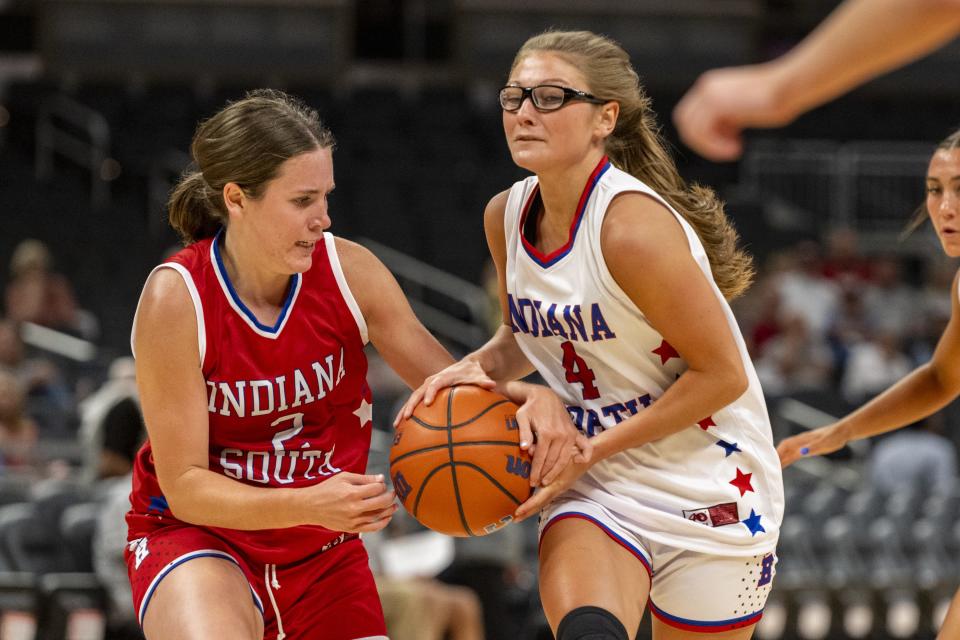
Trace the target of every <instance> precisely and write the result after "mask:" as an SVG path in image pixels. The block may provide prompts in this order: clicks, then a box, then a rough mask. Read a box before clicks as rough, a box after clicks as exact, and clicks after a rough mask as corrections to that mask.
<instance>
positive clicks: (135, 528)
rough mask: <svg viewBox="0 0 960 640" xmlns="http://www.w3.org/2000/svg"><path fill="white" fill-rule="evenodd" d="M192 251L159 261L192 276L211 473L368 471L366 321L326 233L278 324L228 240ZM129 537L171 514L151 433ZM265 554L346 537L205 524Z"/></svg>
mask: <svg viewBox="0 0 960 640" xmlns="http://www.w3.org/2000/svg"><path fill="white" fill-rule="evenodd" d="M221 236H222V232H221V233H220V234H218V236H217V238H209V239H206V240H203V241H200V242H197V243H195V244H192V245H190V246H189V247H187V248H186V249H183V250H182V251H180V252H179V253H177V254H176V255H174V256H173V257H171V258H170V260H169V261H167V262H166V263H164V264H162V265H160V266H158V267H157V269H163V268H172V269H175V270H176V271H177V272H178V273H179V274H180V275H181V276H182V277H183V279H184V282H185V283H186V285H187V288H188V289H189V291H190V295H191V297H192V298H193V304H194V308H195V310H196V315H197V328H198V341H199V345H200V361H201V368H202V372H203V378H204V380H205V381H206V384H207V416H208V422H209V429H210V457H209V467H210V470H211V471H214V472H216V473H221V474H223V475H225V476H227V477H230V478H232V479H234V480H237V481H238V482H243V483H245V484H249V485H252V486H257V487H304V486H308V485H313V484H317V483H320V482H323V481H324V480H326V479H328V478H330V477H331V476H333V475H334V474H336V473H339V472H341V471H347V472H353V473H364V472H365V470H366V466H367V453H368V451H369V448H370V432H371V429H372V428H373V427H372V424H371V394H370V389H369V387H368V386H367V382H366V374H367V360H366V357H365V355H364V353H363V347H364V345H365V344H366V342H367V327H366V323H365V322H364V319H363V316H362V315H361V313H360V309H359V307H358V306H357V303H356V300H354V298H353V295H352V294H351V293H350V289H349V288H348V287H347V283H346V279H345V278H344V275H343V271H342V269H341V268H340V262H339V259H338V257H337V252H336V249H335V247H334V238H333V236H332V235H331V234H329V233H325V234H324V238H323V242H318V243H317V246H316V248H315V250H314V253H313V264H312V266H311V267H310V269H309V270H308V271H306V272H305V273H303V274H294V275H293V276H291V278H290V287H289V291H288V293H287V297H286V300H285V301H284V305H283V309H282V311H281V312H280V316H279V317H278V319H277V321H276V323H275V324H274V326H266V325H264V324H262V323H261V322H259V321H258V320H257V319H256V318H255V317H254V315H253V314H252V313H251V312H250V310H249V309H247V308H246V306H245V305H244V304H243V301H242V300H240V298H239V296H237V294H236V291H235V290H234V288H233V285H232V284H231V283H230V279H229V276H228V275H227V271H226V269H225V268H224V265H223V261H222V259H221V255H220V247H219V242H218V240H219V238H220V237H221ZM130 501H131V504H132V507H133V508H132V510H131V511H130V513H129V514H128V516H127V523H128V525H129V533H128V539H130V540H133V539H137V538H140V537H142V536H145V535H147V534H148V533H150V532H152V531H154V530H156V529H157V528H159V527H162V526H165V525H168V524H180V521H178V520H177V519H176V518H175V517H174V516H173V515H172V514H171V512H170V509H169V508H168V506H167V502H166V499H165V498H164V496H163V493H162V492H161V490H160V485H159V482H158V481H157V474H156V469H155V468H154V464H153V455H152V452H151V449H150V442H149V441H148V442H147V443H145V444H144V446H143V448H142V449H141V450H140V451H139V453H138V454H137V458H136V460H135V463H134V473H133V492H132V494H131V497H130ZM207 528H208V529H209V530H210V531H212V532H213V533H215V534H217V535H219V536H222V537H224V538H225V539H227V540H229V541H230V542H231V543H232V544H233V545H234V546H236V547H239V548H241V549H243V550H244V551H245V552H246V553H248V554H249V555H250V556H251V557H252V558H255V559H257V560H258V561H261V562H268V563H278V564H284V563H289V562H292V561H295V560H296V559H298V558H303V557H305V556H308V555H311V554H313V553H316V552H318V551H321V550H323V549H324V547H325V546H326V545H330V544H331V543H332V542H333V541H334V540H336V539H337V538H338V536H339V535H340V533H339V532H334V531H331V530H329V529H326V528H324V527H320V526H298V527H291V528H287V529H264V530H257V531H240V530H235V529H222V528H217V527H207Z"/></svg>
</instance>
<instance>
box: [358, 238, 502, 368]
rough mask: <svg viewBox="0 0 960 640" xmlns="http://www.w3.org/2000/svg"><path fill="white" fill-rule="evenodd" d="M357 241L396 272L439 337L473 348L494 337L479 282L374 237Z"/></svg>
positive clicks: (486, 303)
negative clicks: (413, 255)
mask: <svg viewBox="0 0 960 640" xmlns="http://www.w3.org/2000/svg"><path fill="white" fill-rule="evenodd" d="M357 241H358V242H359V243H360V244H362V245H363V246H365V247H366V248H367V249H369V250H370V251H372V252H373V253H374V255H376V256H377V257H378V258H380V260H381V261H382V262H383V263H384V264H385V265H386V266H387V268H388V269H390V271H391V272H393V275H394V276H395V277H396V278H397V280H398V281H399V282H400V285H401V286H402V287H403V290H404V292H405V293H406V294H407V296H408V300H409V301H410V306H412V307H413V310H414V312H415V313H416V314H417V317H418V318H420V320H421V322H423V324H424V325H425V326H426V327H427V328H428V329H430V331H431V332H433V333H434V334H435V335H436V336H437V337H439V338H441V339H444V340H447V341H448V342H450V343H453V344H455V345H456V346H458V347H460V348H462V349H464V350H466V351H472V350H474V349H476V348H477V347H479V346H480V345H482V344H483V343H484V342H486V341H487V338H489V337H490V332H489V331H488V330H487V328H486V324H485V323H486V318H487V317H488V304H489V303H488V302H487V296H486V293H485V292H484V291H483V289H481V288H480V287H478V286H477V285H475V284H473V283H471V282H468V281H466V280H463V279H462V278H458V277H457V276H454V275H451V274H449V273H447V272H446V271H443V270H441V269H437V268H436V267H433V266H430V265H428V264H426V263H424V262H421V261H420V260H417V259H416V258H413V257H411V256H409V255H407V254H405V253H402V252H400V251H397V250H395V249H391V248H390V247H387V246H385V245H382V244H380V243H379V242H377V241H375V240H371V239H370V238H357Z"/></svg>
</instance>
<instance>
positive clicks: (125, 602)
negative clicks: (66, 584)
mask: <svg viewBox="0 0 960 640" xmlns="http://www.w3.org/2000/svg"><path fill="white" fill-rule="evenodd" d="M131 478H132V475H131V474H127V475H125V476H120V477H117V478H113V479H111V480H108V481H105V483H104V491H103V502H102V504H101V507H100V513H99V515H98V516H97V526H96V529H95V530H94V534H93V570H94V573H96V574H97V578H99V580H100V583H101V584H102V585H103V587H104V589H106V591H107V598H108V615H107V625H108V628H109V629H110V632H111V633H110V634H109V635H108V637H110V638H117V639H119V638H121V637H124V638H126V637H137V636H139V634H138V633H137V630H138V629H139V625H138V623H137V617H136V613H135V612H134V609H133V595H132V593H131V591H130V580H129V578H128V577H127V563H126V561H125V560H124V559H123V550H124V547H126V546H127V525H126V521H125V518H126V514H127V511H129V510H130V483H131Z"/></svg>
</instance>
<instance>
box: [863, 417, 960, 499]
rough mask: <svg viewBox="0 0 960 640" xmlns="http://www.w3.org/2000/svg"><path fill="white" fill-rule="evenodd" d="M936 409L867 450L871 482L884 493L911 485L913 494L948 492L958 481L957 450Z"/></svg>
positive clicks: (942, 418) (923, 494)
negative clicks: (946, 433)
mask: <svg viewBox="0 0 960 640" xmlns="http://www.w3.org/2000/svg"><path fill="white" fill-rule="evenodd" d="M943 421H944V415H943V413H942V412H941V413H935V414H933V415H932V416H930V417H929V418H926V419H925V420H922V421H920V422H918V423H916V424H914V425H911V426H909V427H906V428H904V429H900V430H899V431H897V432H896V433H894V434H892V435H890V436H887V437H885V438H883V439H882V440H880V441H879V442H878V443H877V444H876V446H874V448H873V451H871V453H870V460H869V469H870V482H871V484H872V485H873V486H874V487H875V488H876V489H878V490H879V491H881V492H883V493H887V494H889V493H893V492H895V491H900V490H903V489H906V488H912V489H913V490H914V492H915V493H916V495H921V496H925V495H929V494H930V493H948V492H950V491H951V490H952V489H953V488H954V486H956V483H957V480H958V478H957V450H956V447H955V446H954V444H953V442H951V441H950V440H948V439H947V438H945V437H944V436H943Z"/></svg>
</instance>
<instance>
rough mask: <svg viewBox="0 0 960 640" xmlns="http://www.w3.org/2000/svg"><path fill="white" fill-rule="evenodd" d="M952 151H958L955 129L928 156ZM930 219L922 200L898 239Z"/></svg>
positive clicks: (958, 137)
mask: <svg viewBox="0 0 960 640" xmlns="http://www.w3.org/2000/svg"><path fill="white" fill-rule="evenodd" d="M954 149H960V129H957V130H956V131H954V132H953V133H951V134H950V135H948V136H947V137H946V138H944V139H943V140H941V141H940V144H938V145H937V148H936V149H934V150H933V153H932V154H930V155H935V154H936V153H937V152H938V151H953V150H954ZM929 217H930V212H929V211H928V210H927V201H926V199H924V201H923V202H921V203H920V206H919V207H917V209H916V211H914V212H913V215H912V216H911V217H910V222H908V223H907V226H906V228H905V229H904V230H903V233H901V234H900V239H901V240H903V239H904V238H906V237H907V236H908V235H910V234H911V233H913V232H914V231H916V230H917V228H918V227H919V226H920V225H922V224H923V223H924V222H926V221H927V218H929Z"/></svg>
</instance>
